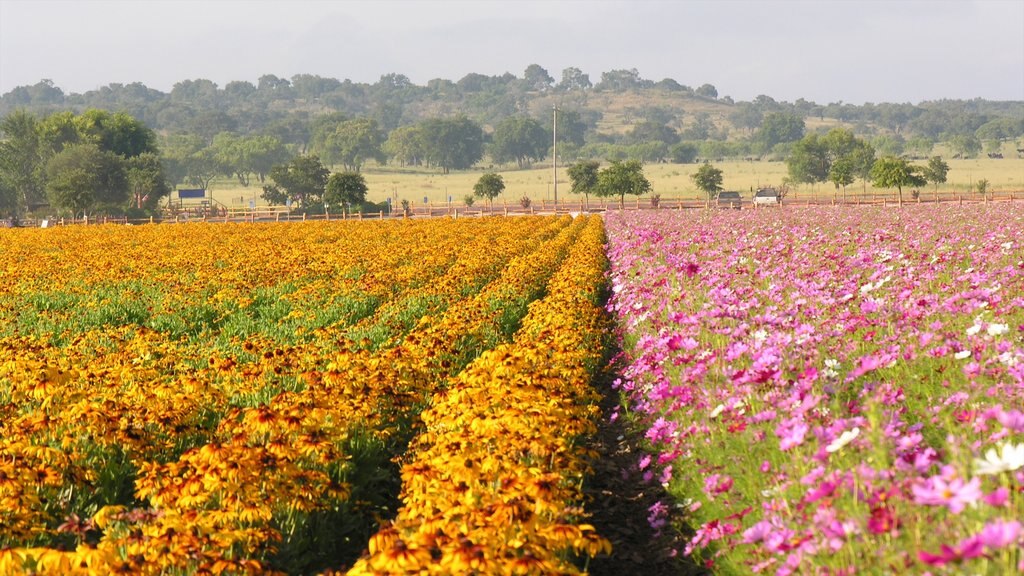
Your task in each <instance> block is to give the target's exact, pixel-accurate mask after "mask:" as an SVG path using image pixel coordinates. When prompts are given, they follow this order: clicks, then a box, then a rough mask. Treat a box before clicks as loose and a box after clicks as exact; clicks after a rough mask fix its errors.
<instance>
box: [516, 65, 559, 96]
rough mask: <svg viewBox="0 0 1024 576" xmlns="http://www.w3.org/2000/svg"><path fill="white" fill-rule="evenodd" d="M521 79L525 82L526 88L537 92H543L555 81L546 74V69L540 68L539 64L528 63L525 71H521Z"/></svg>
mask: <svg viewBox="0 0 1024 576" xmlns="http://www.w3.org/2000/svg"><path fill="white" fill-rule="evenodd" d="M523 80H524V81H525V82H526V87H527V89H529V90H534V91H537V92H544V91H545V90H547V89H548V88H551V84H552V83H554V81H555V79H554V78H552V77H551V75H550V74H548V71H547V70H545V69H544V68H541V66H540V64H530V65H529V66H527V67H526V71H525V72H524V73H523Z"/></svg>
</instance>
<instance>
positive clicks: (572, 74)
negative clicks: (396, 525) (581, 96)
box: [556, 67, 591, 92]
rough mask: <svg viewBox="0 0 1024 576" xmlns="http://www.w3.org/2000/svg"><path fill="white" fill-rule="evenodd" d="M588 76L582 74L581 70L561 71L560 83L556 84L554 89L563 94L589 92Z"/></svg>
mask: <svg viewBox="0 0 1024 576" xmlns="http://www.w3.org/2000/svg"><path fill="white" fill-rule="evenodd" d="M590 87H591V84H590V75H589V74H584V73H583V71H582V70H580V69H579V68H575V67H569V68H566V69H564V70H562V81H561V82H559V83H558V86H556V88H557V89H558V90H562V91H565V92H574V91H580V92H582V91H584V90H589V89H590Z"/></svg>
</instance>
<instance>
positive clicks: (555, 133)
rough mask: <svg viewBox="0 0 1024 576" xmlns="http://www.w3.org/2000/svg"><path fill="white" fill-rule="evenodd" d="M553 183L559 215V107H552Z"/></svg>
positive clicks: (556, 211)
mask: <svg viewBox="0 0 1024 576" xmlns="http://www.w3.org/2000/svg"><path fill="white" fill-rule="evenodd" d="M551 181H552V188H553V189H554V191H555V214H558V106H557V105H553V106H551Z"/></svg>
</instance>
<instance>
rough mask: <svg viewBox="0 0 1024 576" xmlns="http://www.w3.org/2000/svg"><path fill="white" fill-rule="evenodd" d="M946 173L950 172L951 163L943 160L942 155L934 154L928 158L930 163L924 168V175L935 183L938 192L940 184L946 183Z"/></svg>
mask: <svg viewBox="0 0 1024 576" xmlns="http://www.w3.org/2000/svg"><path fill="white" fill-rule="evenodd" d="M946 174H949V164H946V162H945V161H943V160H942V157H941V156H932V157H931V159H929V160H928V165H927V166H925V167H924V169H923V170H922V174H921V175H922V176H924V179H925V180H927V181H928V182H931V183H932V184H934V185H935V191H936V192H938V190H939V184H945V182H946Z"/></svg>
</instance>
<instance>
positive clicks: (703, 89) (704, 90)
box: [694, 84, 718, 98]
mask: <svg viewBox="0 0 1024 576" xmlns="http://www.w3.org/2000/svg"><path fill="white" fill-rule="evenodd" d="M694 92H695V93H696V94H697V96H703V97H705V98H718V89H717V88H715V87H714V86H713V85H711V84H702V85H701V86H700V87H699V88H697V89H696V90H694Z"/></svg>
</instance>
